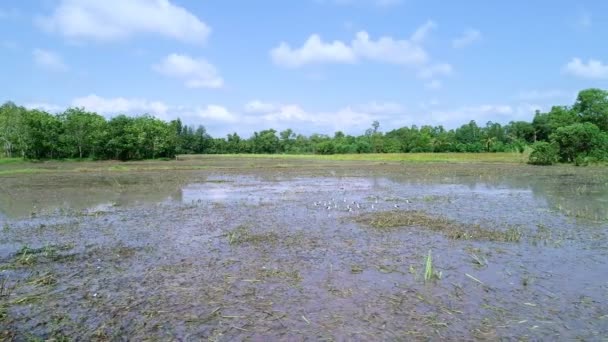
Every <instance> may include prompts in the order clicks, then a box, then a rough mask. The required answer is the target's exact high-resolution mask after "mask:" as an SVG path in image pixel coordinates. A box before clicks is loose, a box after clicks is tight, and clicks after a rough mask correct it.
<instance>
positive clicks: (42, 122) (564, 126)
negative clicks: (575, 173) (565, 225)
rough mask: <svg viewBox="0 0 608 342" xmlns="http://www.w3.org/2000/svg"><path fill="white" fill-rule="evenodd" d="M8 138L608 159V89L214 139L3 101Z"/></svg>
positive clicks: (77, 152)
mask: <svg viewBox="0 0 608 342" xmlns="http://www.w3.org/2000/svg"><path fill="white" fill-rule="evenodd" d="M0 144H1V145H2V152H1V153H2V155H3V156H5V157H22V158H26V159H61V158H89V159H117V160H133V159H155V158H172V157H174V156H175V155H177V154H231V153H269V154H274V153H290V154H346V153H400V152H404V153H410V152H508V151H519V152H523V151H524V150H525V149H526V147H527V146H531V147H532V149H533V152H532V153H531V155H530V162H531V163H533V164H552V163H554V162H558V161H561V162H576V163H579V164H580V163H588V162H593V161H604V160H608V92H607V91H605V90H601V89H586V90H583V91H581V92H580V93H579V94H578V97H577V99H576V102H575V103H574V104H573V105H572V106H554V107H553V108H551V110H550V111H549V112H546V113H542V112H539V111H537V112H536V114H535V116H534V119H533V120H532V122H527V121H512V122H509V123H508V124H506V125H501V124H500V123H496V122H491V121H490V122H487V123H486V124H485V126H481V125H478V124H477V123H476V122H475V121H470V122H469V123H466V124H464V125H462V126H460V127H458V128H456V129H450V130H448V129H445V128H444V127H443V126H428V125H425V126H421V127H417V126H411V127H401V128H398V129H394V130H391V131H388V132H382V131H380V123H379V122H377V121H374V122H373V123H372V125H371V127H370V128H369V129H367V130H366V131H365V132H364V133H363V134H362V135H358V136H353V135H347V134H344V133H343V132H340V131H338V132H335V134H333V136H330V135H324V134H312V135H309V136H306V135H303V134H297V133H296V132H294V131H293V130H291V129H286V130H283V131H280V132H278V131H276V130H274V129H267V130H262V131H260V132H254V133H253V135H251V136H250V137H249V138H242V137H240V136H239V135H238V134H237V133H233V134H228V135H227V136H226V137H216V138H214V137H212V136H210V135H209V134H208V133H207V131H206V130H205V127H204V126H198V127H194V126H189V125H184V124H183V123H182V122H181V120H180V119H176V120H172V121H169V122H166V121H163V120H160V119H157V118H154V117H152V116H150V115H141V116H127V115H118V116H115V117H113V118H111V119H106V118H104V117H103V116H101V115H99V114H97V113H93V112H89V111H86V110H85V109H84V108H69V109H67V110H65V111H64V112H63V113H59V114H50V113H48V112H45V111H43V110H38V109H27V108H24V107H21V106H17V105H15V104H14V103H12V102H7V103H5V104H3V105H2V106H0Z"/></svg>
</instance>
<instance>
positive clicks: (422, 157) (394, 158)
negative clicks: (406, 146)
mask: <svg viewBox="0 0 608 342" xmlns="http://www.w3.org/2000/svg"><path fill="white" fill-rule="evenodd" d="M209 157H211V158H252V159H256V158H271V159H283V160H289V159H313V160H338V161H340V160H351V161H379V162H450V163H469V162H477V163H479V162H489V163H525V162H526V161H527V158H526V157H525V156H524V155H523V154H521V153H516V152H501V153H361V154H332V155H316V154H221V155H213V156H211V155H180V156H178V159H179V160H196V159H201V158H209Z"/></svg>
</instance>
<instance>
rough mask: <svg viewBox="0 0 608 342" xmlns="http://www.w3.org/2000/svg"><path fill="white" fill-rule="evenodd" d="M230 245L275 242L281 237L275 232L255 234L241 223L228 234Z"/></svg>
mask: <svg viewBox="0 0 608 342" xmlns="http://www.w3.org/2000/svg"><path fill="white" fill-rule="evenodd" d="M226 237H227V238H228V243H229V244H230V245H242V244H254V245H259V244H265V243H274V242H276V241H277V240H278V239H279V236H278V234H277V233H275V232H269V233H260V234H255V233H253V232H251V229H250V228H249V227H247V226H244V225H240V226H238V227H236V228H234V229H233V230H232V231H230V232H228V233H227V234H226Z"/></svg>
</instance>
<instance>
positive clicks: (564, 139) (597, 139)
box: [551, 122, 606, 162]
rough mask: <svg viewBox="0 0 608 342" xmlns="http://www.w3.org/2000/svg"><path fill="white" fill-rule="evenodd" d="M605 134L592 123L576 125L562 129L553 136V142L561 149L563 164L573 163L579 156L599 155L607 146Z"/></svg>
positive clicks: (560, 154)
mask: <svg viewBox="0 0 608 342" xmlns="http://www.w3.org/2000/svg"><path fill="white" fill-rule="evenodd" d="M605 140H606V139H605V133H602V132H601V131H600V129H599V128H598V127H597V126H596V125H595V124H592V123H590V122H584V123H576V124H574V125H570V126H566V127H560V128H558V129H557V131H555V133H553V134H552V135H551V141H552V142H554V143H555V144H557V146H558V147H559V156H560V159H561V161H563V162H573V161H574V160H575V158H576V157H577V156H583V157H584V156H588V155H590V154H592V153H598V151H596V150H600V151H601V150H603V149H604V148H605V147H606V146H605V144H604V142H605Z"/></svg>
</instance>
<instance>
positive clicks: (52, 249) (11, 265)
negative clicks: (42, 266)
mask: <svg viewBox="0 0 608 342" xmlns="http://www.w3.org/2000/svg"><path fill="white" fill-rule="evenodd" d="M72 248H74V245H72V244H67V245H47V246H44V247H41V248H31V247H28V246H23V247H21V249H19V251H17V253H15V255H14V256H13V258H12V259H10V260H9V262H8V263H5V264H4V265H0V270H5V269H16V268H21V267H32V266H34V265H36V264H38V263H41V262H57V261H62V260H64V259H66V257H67V256H66V255H62V254H60V253H59V252H62V251H68V250H70V249H72Z"/></svg>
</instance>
